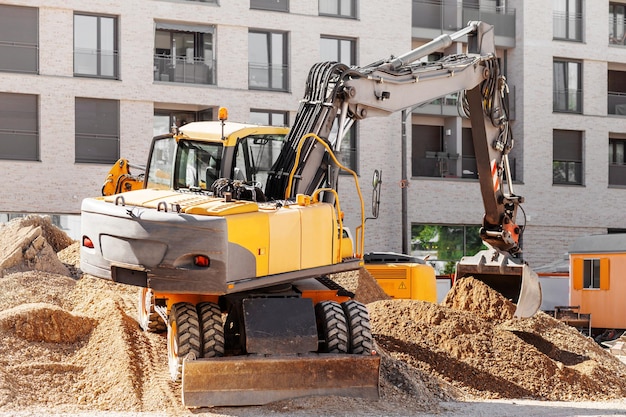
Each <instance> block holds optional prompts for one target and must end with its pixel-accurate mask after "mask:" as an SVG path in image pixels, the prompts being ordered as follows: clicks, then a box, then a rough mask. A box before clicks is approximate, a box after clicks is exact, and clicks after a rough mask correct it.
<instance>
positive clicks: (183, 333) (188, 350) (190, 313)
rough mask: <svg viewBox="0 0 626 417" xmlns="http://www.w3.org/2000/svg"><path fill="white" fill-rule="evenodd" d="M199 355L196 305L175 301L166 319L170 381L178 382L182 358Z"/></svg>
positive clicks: (198, 327)
mask: <svg viewBox="0 0 626 417" xmlns="http://www.w3.org/2000/svg"><path fill="white" fill-rule="evenodd" d="M199 357H200V324H199V321H198V312H197V311H196V306H195V305H193V304H191V303H176V304H174V305H173V306H172V309H171V310H170V314H169V316H168V320H167V361H168V367H169V371H170V377H171V378H172V381H176V382H180V380H181V376H182V370H183V359H185V358H188V359H196V358H199Z"/></svg>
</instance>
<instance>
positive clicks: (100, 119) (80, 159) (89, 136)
mask: <svg viewBox="0 0 626 417" xmlns="http://www.w3.org/2000/svg"><path fill="white" fill-rule="evenodd" d="M81 103H84V104H91V105H97V103H102V104H109V105H113V104H114V105H115V119H116V120H115V121H116V122H117V123H116V126H115V132H114V133H111V132H106V133H102V132H101V131H97V130H92V131H84V132H83V131H81V130H82V127H81V126H80V124H81V122H82V119H83V115H82V114H80V112H81V110H82V106H81ZM74 112H75V123H74V124H75V129H74V130H75V131H74V162H75V163H84V164H112V163H115V162H116V161H117V160H118V159H119V157H120V101H119V100H111V99H100V98H92V97H76V98H75V99H74ZM84 114H85V115H86V116H87V117H85V119H87V118H88V117H89V116H92V117H93V119H92V122H91V123H89V127H90V128H96V127H98V126H110V125H111V122H110V121H109V120H105V118H106V117H107V115H108V114H110V113H107V112H104V111H102V109H96V110H95V111H94V112H93V113H92V114H89V113H88V112H85V113H84ZM94 139H96V140H114V141H115V144H114V146H113V147H114V148H115V152H114V155H106V156H105V157H103V155H102V151H101V150H99V149H95V150H89V149H88V150H87V151H84V150H83V149H82V148H83V146H85V144H83V143H81V141H82V140H85V141H88V140H94ZM86 147H87V148H88V146H86ZM83 152H84V153H85V154H86V155H90V156H91V157H84V156H82V153H83ZM79 153H80V154H81V156H79ZM94 155H97V156H98V157H96V156H94Z"/></svg>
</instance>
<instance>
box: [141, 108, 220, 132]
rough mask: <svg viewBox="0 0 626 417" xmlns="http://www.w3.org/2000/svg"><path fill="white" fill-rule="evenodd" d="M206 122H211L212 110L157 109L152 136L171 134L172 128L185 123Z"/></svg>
mask: <svg viewBox="0 0 626 417" xmlns="http://www.w3.org/2000/svg"><path fill="white" fill-rule="evenodd" d="M206 120H213V109H211V108H208V109H204V110H200V111H186V110H166V109H158V110H155V111H154V120H153V122H154V123H153V136H158V135H164V134H166V133H169V132H171V131H172V126H176V127H181V126H184V125H186V124H187V123H191V122H200V121H206Z"/></svg>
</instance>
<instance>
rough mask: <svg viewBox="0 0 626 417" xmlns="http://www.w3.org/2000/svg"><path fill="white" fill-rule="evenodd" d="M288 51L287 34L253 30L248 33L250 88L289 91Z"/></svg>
mask: <svg viewBox="0 0 626 417" xmlns="http://www.w3.org/2000/svg"><path fill="white" fill-rule="evenodd" d="M287 51H288V47H287V34H286V33H284V32H266V31H257V30H251V31H250V32H249V33H248V87H249V88H250V89H254V90H280V91H287V90H288V88H289V77H288V71H289V66H288V64H287Z"/></svg>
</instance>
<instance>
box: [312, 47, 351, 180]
mask: <svg viewBox="0 0 626 417" xmlns="http://www.w3.org/2000/svg"><path fill="white" fill-rule="evenodd" d="M320 58H321V60H322V61H334V62H341V63H343V64H346V65H349V66H353V65H356V63H357V62H356V40H355V39H351V38H337V37H332V36H322V37H321V38H320ZM356 128H357V127H356V124H352V125H351V126H350V129H349V130H348V131H347V132H346V134H345V135H344V137H343V138H342V140H341V146H340V152H339V155H340V162H341V164H342V165H344V166H346V167H348V168H350V169H352V170H353V171H358V149H357V129H356ZM338 131H339V129H338V126H337V123H335V125H334V126H333V128H332V131H331V135H332V134H334V135H335V136H336V135H337V133H338ZM340 172H341V173H343V174H347V172H345V171H343V170H342V171H340Z"/></svg>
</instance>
